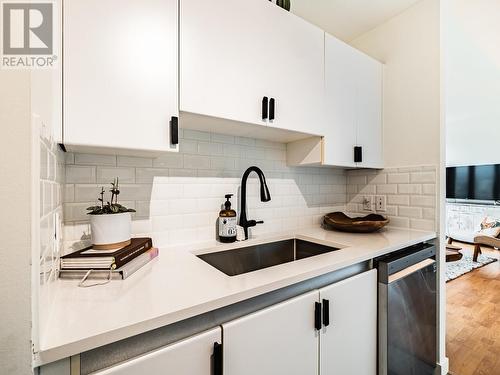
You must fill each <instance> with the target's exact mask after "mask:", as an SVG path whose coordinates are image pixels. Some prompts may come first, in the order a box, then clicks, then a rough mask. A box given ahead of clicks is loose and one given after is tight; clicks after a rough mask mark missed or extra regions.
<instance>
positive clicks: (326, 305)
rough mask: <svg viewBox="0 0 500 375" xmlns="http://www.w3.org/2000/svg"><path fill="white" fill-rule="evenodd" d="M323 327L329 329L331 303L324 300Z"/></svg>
mask: <svg viewBox="0 0 500 375" xmlns="http://www.w3.org/2000/svg"><path fill="white" fill-rule="evenodd" d="M323 325H324V326H325V327H328V326H329V325H330V301H329V300H327V299H324V300H323Z"/></svg>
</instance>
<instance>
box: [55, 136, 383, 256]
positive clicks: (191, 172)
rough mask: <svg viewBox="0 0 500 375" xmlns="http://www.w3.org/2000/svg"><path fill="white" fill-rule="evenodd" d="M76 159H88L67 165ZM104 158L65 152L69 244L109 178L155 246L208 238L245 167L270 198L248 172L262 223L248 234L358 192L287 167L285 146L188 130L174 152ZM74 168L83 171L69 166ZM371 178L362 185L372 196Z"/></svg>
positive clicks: (342, 181)
mask: <svg viewBox="0 0 500 375" xmlns="http://www.w3.org/2000/svg"><path fill="white" fill-rule="evenodd" d="M109 160H111V159H109ZM109 160H108V162H110V161H109ZM75 161H76V162H78V163H83V162H85V163H87V162H88V163H89V164H79V165H72V164H71V162H75ZM90 161H94V162H95V164H93V163H90ZM103 163H105V161H104V160H103V159H101V158H100V156H99V155H97V156H88V157H80V156H79V157H78V158H77V160H75V159H73V160H71V159H70V158H69V157H68V163H67V164H66V172H67V173H68V172H69V173H68V175H69V181H68V183H67V187H66V188H65V191H66V192H69V193H68V194H67V198H66V203H65V207H64V208H65V215H66V216H65V220H66V221H67V223H71V224H72V225H71V226H74V227H76V228H79V229H77V230H75V231H67V234H68V236H70V237H71V236H75V237H77V238H68V241H70V240H71V239H73V240H80V238H81V237H82V236H85V234H84V230H85V228H87V230H88V226H87V227H81V225H80V224H79V223H85V222H86V221H87V219H88V218H87V217H86V216H85V208H86V207H87V205H88V204H89V203H91V202H93V201H94V200H95V197H96V193H98V187H99V185H101V184H103V185H104V184H106V187H107V186H108V185H107V183H109V182H111V181H112V179H113V178H114V177H119V178H120V181H121V195H120V198H122V203H123V204H126V205H128V206H130V207H132V208H135V209H136V210H137V213H136V214H135V215H134V224H133V229H134V233H135V234H139V233H140V234H142V235H151V236H153V239H154V241H155V243H156V245H157V246H169V245H173V244H185V243H186V242H196V241H202V240H203V241H207V240H213V239H214V238H215V223H216V220H217V216H218V212H219V210H220V209H221V206H222V204H223V203H224V195H225V194H234V195H235V196H234V197H233V199H232V203H233V208H234V209H236V210H237V209H238V201H239V196H238V194H239V185H240V183H241V176H242V174H243V172H244V170H245V169H246V168H248V167H250V166H252V165H257V166H259V167H260V168H261V169H262V170H263V171H264V173H265V175H266V179H267V182H268V185H269V189H270V191H271V196H272V200H271V201H270V202H268V203H262V202H260V199H259V184H258V179H257V178H256V176H255V175H254V174H252V175H251V178H250V179H249V180H248V190H247V192H248V211H249V215H251V217H252V218H255V219H262V220H265V224H264V225H261V226H258V227H257V228H254V229H253V233H255V234H258V233H266V232H273V231H280V230H282V229H290V228H298V227H306V226H312V225H317V224H319V223H320V221H321V218H322V215H323V214H324V213H326V212H331V211H336V210H345V204H346V200H347V192H348V191H349V192H350V193H353V194H354V193H357V191H358V190H357V188H351V187H350V186H349V185H347V184H346V182H347V176H346V173H345V171H343V170H340V169H331V168H306V167H301V168H298V167H288V166H287V165H286V145H285V144H281V143H275V142H269V141H265V140H256V139H253V138H244V137H233V136H227V135H220V134H210V133H205V132H199V131H193V130H184V132H183V134H181V142H180V152H179V153H169V154H165V155H162V156H160V157H158V158H136V157H124V156H117V157H116V165H113V166H111V165H110V166H108V165H103ZM75 167H76V168H85V169H82V170H79V169H77V170H72V168H75ZM85 173H86V174H85ZM368 178H369V179H370V181H374V182H375V183H377V184H384V183H385V182H386V180H387V178H386V177H385V176H383V177H380V176H378V175H377V173H375V172H373V173H371V171H370V173H367V174H366V175H362V174H359V175H357V178H356V181H357V182H359V183H360V184H362V183H365V182H366V181H367V179H368ZM375 183H372V184H371V185H372V187H370V188H368V189H370V191H371V192H373V193H374V192H375V191H376V184H375ZM136 223H138V224H136ZM139 223H140V224H139Z"/></svg>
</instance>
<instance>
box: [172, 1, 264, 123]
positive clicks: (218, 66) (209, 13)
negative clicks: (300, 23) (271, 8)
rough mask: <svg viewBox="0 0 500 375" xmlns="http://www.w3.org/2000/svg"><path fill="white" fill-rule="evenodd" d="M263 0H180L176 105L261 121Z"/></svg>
mask: <svg viewBox="0 0 500 375" xmlns="http://www.w3.org/2000/svg"><path fill="white" fill-rule="evenodd" d="M267 6H268V4H267V1H263V0H257V1H244V0H233V1H228V0H210V1H207V0H182V1H181V9H180V12H181V13H180V19H181V44H180V51H181V59H180V61H181V78H180V87H181V96H180V97H181V99H180V109H181V111H185V112H192V113H196V114H201V115H207V116H213V117H219V118H224V119H229V120H236V121H241V122H247V123H252V124H261V125H265V124H266V121H264V120H263V119H262V99H263V97H264V96H268V97H269V96H270V95H271V93H270V92H269V91H268V89H267V88H266V80H265V78H264V77H265V70H266V69H271V66H270V65H269V64H267V63H266V60H267V59H269V56H271V54H272V51H271V50H270V49H269V46H268V44H267V43H266V40H267V38H268V31H269V24H272V22H273V19H272V14H271V13H270V12H266V11H265V9H266V7H267Z"/></svg>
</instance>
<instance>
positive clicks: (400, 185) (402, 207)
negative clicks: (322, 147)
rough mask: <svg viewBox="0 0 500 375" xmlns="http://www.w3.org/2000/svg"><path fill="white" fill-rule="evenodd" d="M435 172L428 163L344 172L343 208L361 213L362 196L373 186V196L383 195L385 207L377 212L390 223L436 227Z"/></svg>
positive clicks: (399, 225)
mask: <svg viewBox="0 0 500 375" xmlns="http://www.w3.org/2000/svg"><path fill="white" fill-rule="evenodd" d="M436 171H437V168H436V167H432V166H425V167H408V168H389V169H385V170H379V171H373V170H370V171H367V170H353V171H348V172H347V192H348V200H347V201H348V203H347V209H348V211H349V212H354V213H355V212H358V213H362V212H363V205H362V201H363V196H364V195H374V193H373V191H374V190H373V189H374V188H376V195H381V196H384V197H386V200H387V210H386V211H383V212H381V214H385V215H387V216H388V217H389V218H390V219H391V225H392V226H396V227H403V228H413V229H425V230H437V215H436V209H437V196H436V186H437V173H436ZM363 181H365V182H364V183H363Z"/></svg>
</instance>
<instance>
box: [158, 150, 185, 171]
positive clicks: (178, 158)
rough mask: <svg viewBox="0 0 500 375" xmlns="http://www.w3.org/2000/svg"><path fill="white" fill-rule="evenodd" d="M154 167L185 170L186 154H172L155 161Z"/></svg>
mask: <svg viewBox="0 0 500 375" xmlns="http://www.w3.org/2000/svg"><path fill="white" fill-rule="evenodd" d="M153 167H157V168H184V154H181V153H175V152H170V153H167V154H165V155H162V156H160V157H158V158H156V159H153Z"/></svg>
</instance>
